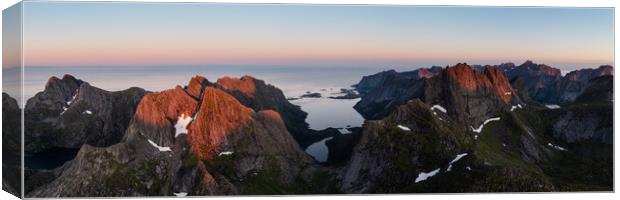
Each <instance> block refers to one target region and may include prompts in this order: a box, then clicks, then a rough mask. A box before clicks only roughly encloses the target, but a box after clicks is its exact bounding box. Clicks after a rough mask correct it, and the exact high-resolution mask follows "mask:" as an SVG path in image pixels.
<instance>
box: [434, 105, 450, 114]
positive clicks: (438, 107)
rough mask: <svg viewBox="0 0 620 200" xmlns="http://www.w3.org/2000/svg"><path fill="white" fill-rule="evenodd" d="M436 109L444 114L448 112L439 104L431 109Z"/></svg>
mask: <svg viewBox="0 0 620 200" xmlns="http://www.w3.org/2000/svg"><path fill="white" fill-rule="evenodd" d="M434 109H437V110H439V111H441V112H443V113H447V112H448V111H447V110H446V109H445V108H444V107H441V105H439V104H437V105H433V107H431V110H434Z"/></svg>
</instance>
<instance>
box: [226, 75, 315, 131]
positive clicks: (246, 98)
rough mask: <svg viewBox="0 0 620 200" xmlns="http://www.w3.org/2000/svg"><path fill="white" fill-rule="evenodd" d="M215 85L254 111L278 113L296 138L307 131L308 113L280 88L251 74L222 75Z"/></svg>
mask: <svg viewBox="0 0 620 200" xmlns="http://www.w3.org/2000/svg"><path fill="white" fill-rule="evenodd" d="M216 85H217V86H216V87H218V88H220V89H222V90H224V91H226V92H228V93H229V94H231V95H232V96H234V97H235V98H236V99H238V100H239V102H241V104H243V105H245V106H247V107H250V108H251V109H253V110H254V111H256V112H258V111H260V110H267V109H270V110H274V111H276V112H278V113H280V115H281V116H282V119H283V120H284V124H285V125H286V128H287V129H288V131H289V132H290V133H291V134H292V135H293V137H294V138H295V139H296V140H298V141H299V140H302V139H303V137H304V136H303V135H304V134H306V133H307V130H308V123H306V117H307V116H308V114H307V113H306V112H304V111H302V110H301V108H300V107H299V106H297V105H294V104H292V103H290V102H289V101H288V100H287V99H286V97H285V96H284V93H283V92H282V90H280V89H278V88H276V87H274V86H272V85H269V84H266V83H265V82H264V81H263V80H259V79H256V78H254V77H251V76H243V77H241V78H231V77H223V78H220V79H218V80H217V82H216Z"/></svg>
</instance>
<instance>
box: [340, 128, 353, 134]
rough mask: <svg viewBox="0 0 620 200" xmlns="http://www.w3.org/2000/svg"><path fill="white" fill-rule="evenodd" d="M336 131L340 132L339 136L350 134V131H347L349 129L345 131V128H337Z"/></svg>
mask: <svg viewBox="0 0 620 200" xmlns="http://www.w3.org/2000/svg"><path fill="white" fill-rule="evenodd" d="M338 131H340V134H349V133H351V131H349V129H347V128H339V129H338Z"/></svg>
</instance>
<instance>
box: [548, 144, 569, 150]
mask: <svg viewBox="0 0 620 200" xmlns="http://www.w3.org/2000/svg"><path fill="white" fill-rule="evenodd" d="M547 146H549V147H551V148H554V149H557V150H560V151H568V150H567V149H566V148H564V147H561V146H558V145H554V144H551V143H547Z"/></svg>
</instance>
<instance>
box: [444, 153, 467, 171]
mask: <svg viewBox="0 0 620 200" xmlns="http://www.w3.org/2000/svg"><path fill="white" fill-rule="evenodd" d="M466 155H467V153H462V154H458V155H456V157H455V158H454V159H453V160H452V161H450V164H449V166H448V169H447V170H446V171H450V170H452V164H454V163H455V162H456V161H459V160H460V159H461V158H463V157H465V156H466Z"/></svg>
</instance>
